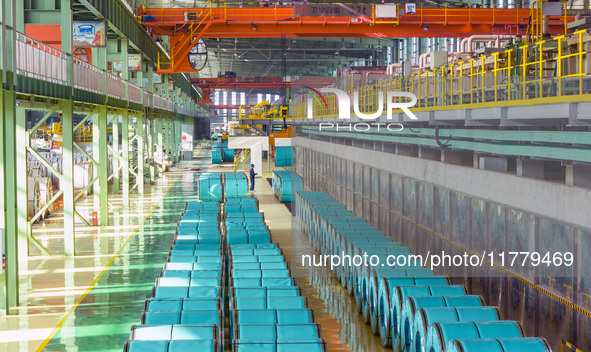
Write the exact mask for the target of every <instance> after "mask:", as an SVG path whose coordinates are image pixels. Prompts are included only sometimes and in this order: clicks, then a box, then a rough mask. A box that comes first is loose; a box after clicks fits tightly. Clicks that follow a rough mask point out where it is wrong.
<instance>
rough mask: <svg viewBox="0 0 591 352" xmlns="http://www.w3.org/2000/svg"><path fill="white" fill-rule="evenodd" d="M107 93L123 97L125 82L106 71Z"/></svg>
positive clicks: (115, 96) (111, 95) (114, 96)
mask: <svg viewBox="0 0 591 352" xmlns="http://www.w3.org/2000/svg"><path fill="white" fill-rule="evenodd" d="M107 95H108V96H110V97H113V98H119V99H125V82H124V81H123V80H122V79H121V78H119V77H117V76H114V75H112V74H110V73H107Z"/></svg>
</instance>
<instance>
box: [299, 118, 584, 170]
mask: <svg viewBox="0 0 591 352" xmlns="http://www.w3.org/2000/svg"><path fill="white" fill-rule="evenodd" d="M323 130H324V128H323ZM302 131H303V132H304V133H309V134H313V135H319V136H328V137H345V138H354V139H358V140H371V141H381V142H389V143H400V144H409V145H417V146H424V147H432V148H439V145H438V144H437V141H436V140H435V138H434V136H433V137H431V136H420V135H419V136H416V137H405V136H400V135H399V134H398V133H397V132H391V133H390V134H386V133H383V134H377V133H372V132H369V131H368V132H360V131H356V132H344V131H339V132H336V131H329V130H328V128H327V130H326V131H319V130H318V127H307V126H306V127H303V129H302ZM447 131H448V133H449V131H450V130H447ZM451 131H452V135H454V139H453V140H451V141H450V142H449V144H450V148H451V149H454V150H467V151H473V152H477V153H485V154H496V155H506V156H525V157H531V158H543V159H555V160H572V161H580V162H591V151H589V149H578V148H568V147H562V146H542V145H523V144H499V142H498V141H497V140H496V138H492V137H491V136H490V135H489V136H488V137H485V138H483V139H487V140H489V142H485V141H482V140H478V141H466V140H457V139H455V138H457V136H459V134H458V135H456V132H459V131H460V130H451ZM440 132H441V131H440ZM472 132H478V131H472ZM481 132H489V133H490V132H491V131H481ZM501 132H504V133H507V132H509V131H501ZM555 133H557V134H559V132H555ZM570 133H576V132H569V134H570ZM581 134H584V133H581ZM448 136H449V134H445V133H443V132H442V133H440V140H441V141H443V142H445V141H446V140H447V137H448ZM567 137H568V136H566V137H564V138H567ZM538 138H542V136H541V135H540V136H538ZM577 138H578V137H577ZM522 141H525V142H526V141H527V140H522ZM568 143H572V142H568ZM587 143H588V142H587Z"/></svg>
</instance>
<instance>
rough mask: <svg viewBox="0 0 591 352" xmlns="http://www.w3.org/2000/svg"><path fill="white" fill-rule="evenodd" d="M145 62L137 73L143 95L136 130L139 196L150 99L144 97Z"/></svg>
mask: <svg viewBox="0 0 591 352" xmlns="http://www.w3.org/2000/svg"><path fill="white" fill-rule="evenodd" d="M145 65H146V64H145V62H144V61H143V59H142V70H141V71H139V72H138V73H137V82H138V85H139V86H140V88H142V94H141V96H140V99H141V103H142V107H143V108H142V111H141V112H140V113H139V114H138V115H137V126H136V129H135V136H136V146H137V149H136V151H137V170H136V172H137V179H136V182H137V184H138V186H137V191H138V194H139V195H140V196H141V195H143V194H144V114H145V112H146V111H147V109H146V104H147V103H148V102H147V101H145V100H144V99H146V100H147V99H148V98H146V97H144V94H143V91H144V70H145Z"/></svg>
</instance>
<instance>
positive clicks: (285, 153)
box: [275, 146, 293, 167]
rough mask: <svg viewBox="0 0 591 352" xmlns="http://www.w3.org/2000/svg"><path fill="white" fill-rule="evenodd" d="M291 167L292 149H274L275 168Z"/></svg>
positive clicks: (285, 147)
mask: <svg viewBox="0 0 591 352" xmlns="http://www.w3.org/2000/svg"><path fill="white" fill-rule="evenodd" d="M292 165H293V147H289V146H284V147H275V167H287V166H292Z"/></svg>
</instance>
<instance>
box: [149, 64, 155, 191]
mask: <svg viewBox="0 0 591 352" xmlns="http://www.w3.org/2000/svg"><path fill="white" fill-rule="evenodd" d="M147 119H148V120H149V124H150V125H149V126H150V127H149V129H148V131H147V136H148V158H149V159H148V162H149V163H150V184H152V185H153V184H154V182H155V181H156V169H155V168H154V120H155V118H154V67H153V66H152V65H150V64H148V116H147Z"/></svg>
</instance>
